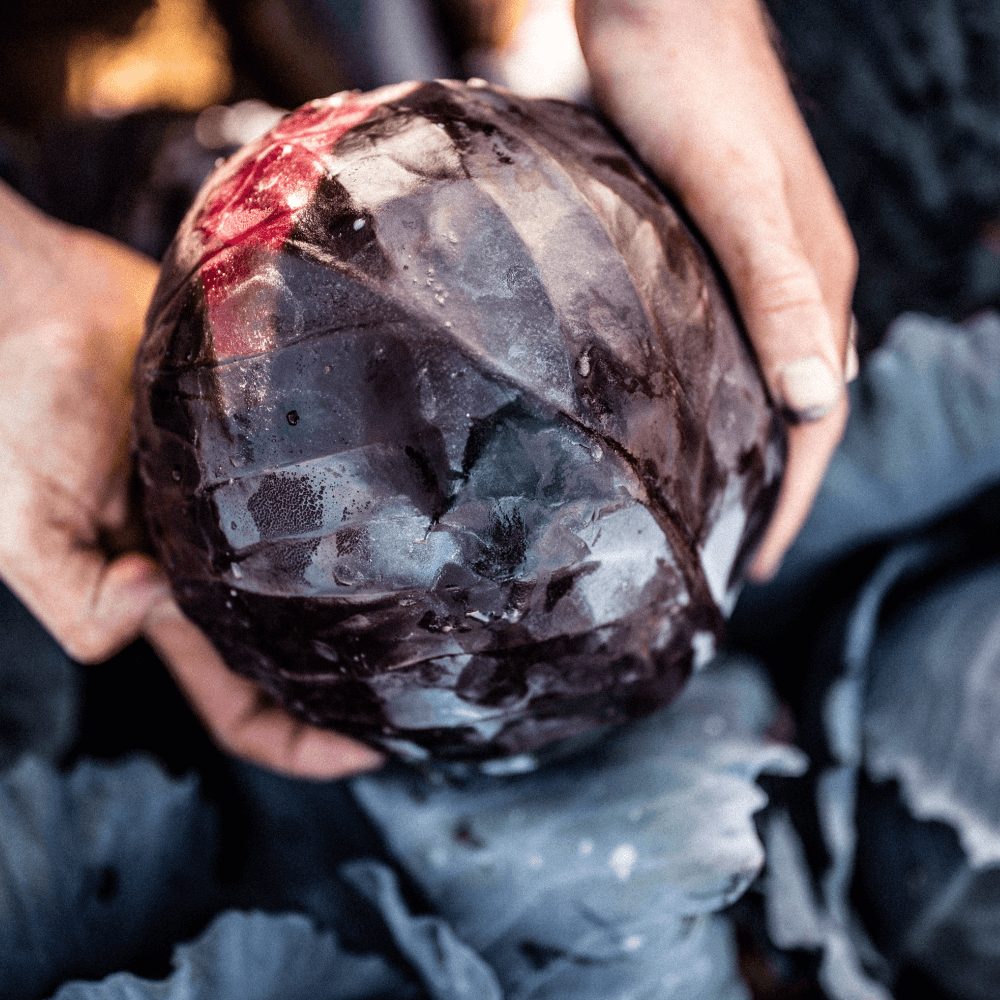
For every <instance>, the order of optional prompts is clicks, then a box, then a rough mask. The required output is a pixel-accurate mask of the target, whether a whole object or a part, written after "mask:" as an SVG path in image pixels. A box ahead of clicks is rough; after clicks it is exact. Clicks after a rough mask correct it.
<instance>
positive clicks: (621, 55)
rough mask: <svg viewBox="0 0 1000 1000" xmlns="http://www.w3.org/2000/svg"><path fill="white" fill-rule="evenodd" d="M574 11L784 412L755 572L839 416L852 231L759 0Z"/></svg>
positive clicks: (787, 529)
mask: <svg viewBox="0 0 1000 1000" xmlns="http://www.w3.org/2000/svg"><path fill="white" fill-rule="evenodd" d="M577 20H578V25H579V27H580V34H581V43H582V44H583V47H584V53H585V55H586V56H587V60H588V65H589V66H590V68H591V71H592V75H593V78H594V86H595V93H596V95H597V97H598V99H599V101H600V103H601V104H602V106H603V107H604V108H605V110H606V111H607V112H608V113H609V114H610V115H611V117H612V118H613V119H614V120H615V122H616V124H617V125H618V126H619V127H620V128H621V129H622V131H623V132H624V133H625V135H626V136H627V137H628V138H629V139H630V141H631V142H632V143H633V145H634V146H635V148H636V149H637V150H638V152H639V153H640V155H642V157H643V158H644V159H645V160H646V162H647V163H648V164H649V165H650V166H651V167H652V168H653V169H654V170H655V171H656V172H657V173H658V174H659V176H660V177H661V178H662V179H663V180H664V181H665V182H666V184H667V185H668V186H669V187H670V188H672V189H673V191H674V192H675V193H676V194H677V195H678V197H679V198H680V200H681V201H682V203H683V204H684V206H685V208H686V209H687V211H688V212H689V214H690V216H691V218H692V219H693V220H694V222H695V223H696V224H697V226H698V227H699V229H700V230H701V232H702V234H703V235H704V237H705V238H706V239H707V241H708V242H709V244H710V245H711V246H712V248H713V250H714V251H715V254H716V256H717V257H718V260H719V263H720V264H721V265H722V268H723V270H724V271H725V273H726V276H727V277H728V279H729V283H730V286H731V287H732V290H733V294H734V297H735V299H736V302H737V305H738V307H739V311H740V314H741V315H742V317H743V320H744V324H745V326H746V330H747V334H748V336H749V338H750V341H751V343H752V345H753V348H754V351H755V352H756V355H757V358H758V361H759V363H760V367H761V372H762V374H763V376H764V379H765V381H766V383H767V386H768V388H769V390H770V393H771V396H772V398H773V399H774V400H775V402H776V403H777V405H778V406H779V407H780V408H781V409H782V410H783V411H784V413H785V415H786V417H788V418H789V420H788V425H789V426H788V464H787V467H786V471H785V477H784V480H783V486H782V489H781V493H780V495H779V500H778V504H777V507H776V509H775V513H774V516H773V518H772V521H771V523H770V525H769V527H768V530H767V533H766V534H765V536H764V539H763V541H762V544H761V546H760V548H759V551H758V553H757V557H756V559H755V561H754V563H753V565H752V570H751V572H752V575H753V576H754V577H755V578H756V579H766V578H767V577H769V576H771V575H773V573H774V572H775V571H776V570H777V567H778V565H779V564H780V561H781V558H782V556H783V555H784V552H785V551H786V550H787V548H788V546H789V545H790V544H791V542H792V540H793V539H794V537H795V535H796V533H797V532H798V530H799V528H800V527H801V526H802V524H803V523H804V521H805V519H806V517H807V515H808V512H809V509H810V507H811V505H812V501H813V499H814V497H815V495H816V492H817V490H818V489H819V486H820V484H821V482H822V479H823V474H824V471H825V469H826V466H827V464H828V463H829V460H830V458H831V456H832V454H833V452H834V450H835V448H836V446H837V443H838V441H839V440H840V437H841V435H842V433H843V429H844V426H845V422H846V419H847V397H846V392H845V385H846V382H847V381H848V380H849V379H850V378H852V377H853V376H854V374H856V371H857V354H856V349H855V347H854V343H853V337H852V333H851V331H852V329H853V327H852V324H851V316H850V303H851V299H852V295H853V289H854V281H855V277H856V272H857V253H856V250H855V248H854V242H853V239H852V237H851V234H850V230H849V229H848V226H847V223H846V220H845V219H844V215H843V212H842V211H841V208H840V205H839V203H838V201H837V198H836V195H835V193H834V191H833V188H832V185H831V183H830V181H829V178H828V177H827V175H826V172H825V170H824V168H823V165H822V163H821V161H820V159H819V155H818V154H817V152H816V149H815V147H814V145H813V143H812V139H811V137H810V135H809V132H808V130H807V128H806V126H805V123H804V122H803V120H802V117H801V115H800V114H799V112H798V108H797V106H796V104H795V101H794V98H793V96H792V94H791V91H790V89H789V87H788V83H787V80H786V79H785V75H784V72H783V70H782V67H781V65H780V63H779V61H778V59H777V57H776V55H775V53H774V51H773V49H772V47H771V42H770V38H769V35H768V30H767V26H766V24H765V22H764V20H763V17H762V16H761V13H760V8H759V6H758V4H757V0H722V2H720V3H717V4H705V3H704V2H703V0H628V2H626V0H578V4H577ZM626 53H627V57H626Z"/></svg>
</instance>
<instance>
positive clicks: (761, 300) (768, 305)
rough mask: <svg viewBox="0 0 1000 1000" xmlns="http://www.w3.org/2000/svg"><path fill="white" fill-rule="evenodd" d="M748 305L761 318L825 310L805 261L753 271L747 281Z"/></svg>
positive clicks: (817, 284) (817, 285)
mask: <svg viewBox="0 0 1000 1000" xmlns="http://www.w3.org/2000/svg"><path fill="white" fill-rule="evenodd" d="M750 301H751V303H752V308H753V310H754V312H756V313H758V314H759V315H761V316H771V315H774V314H776V313H784V312H788V311H790V310H792V309H799V308H803V307H807V308H808V307H815V306H820V307H823V306H824V302H823V293H822V290H821V289H820V285H819V281H818V279H817V277H816V274H815V272H814V271H813V269H812V268H811V267H810V266H809V265H808V264H807V263H806V262H805V261H786V262H782V263H781V264H780V266H778V267H776V268H775V267H766V268H758V269H756V270H755V271H754V273H753V274H752V275H751V277H750Z"/></svg>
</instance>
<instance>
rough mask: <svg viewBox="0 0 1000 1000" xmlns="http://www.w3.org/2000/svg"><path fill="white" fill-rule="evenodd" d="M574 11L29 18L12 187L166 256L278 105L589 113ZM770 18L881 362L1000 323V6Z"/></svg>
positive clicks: (297, 10) (463, 8)
mask: <svg viewBox="0 0 1000 1000" xmlns="http://www.w3.org/2000/svg"><path fill="white" fill-rule="evenodd" d="M572 6H573V5H572V0H250V2H238V0H110V2H108V3H105V4H101V5H94V4H89V3H86V2H85V0H37V2H32V3H29V2H27V0H12V2H9V3H7V4H5V14H6V17H5V26H4V32H3V36H2V38H0V176H2V177H3V178H4V179H5V180H7V181H8V182H9V183H11V184H12V185H13V186H14V187H16V188H17V189H18V190H20V191H21V192H22V193H23V194H25V195H26V196H27V197H28V198H29V199H31V200H32V201H34V202H35V203H36V204H38V205H39V206H41V207H43V208H45V209H46V210H48V211H49V212H50V213H52V214H54V215H56V216H58V217H60V218H63V219H66V220H67V221H70V222H75V223H79V224H82V225H88V226H91V227H93V228H96V229H98V230H101V231H104V232H107V233H110V234H111V235H114V236H116V237H118V238H119V239H122V240H124V241H125V242H127V243H129V244H131V245H132V246H135V247H137V248H138V249H141V250H143V251H145V252H146V253H148V254H150V255H152V256H154V257H160V256H161V255H162V253H163V251H164V249H165V248H166V244H167V243H168V242H169V240H170V238H171V236H172V233H173V231H174V228H175V227H176V224H177V222H178V221H179V219H180V216H181V215H182V214H183V211H184V208H185V207H186V205H187V204H188V203H189V201H190V199H191V197H192V196H193V193H194V191H195V190H196V189H197V187H198V185H199V184H200V182H201V180H202V178H203V177H204V175H205V174H206V172H207V171H208V170H209V169H210V168H211V166H212V164H213V163H214V161H215V159H216V158H217V157H218V156H219V155H224V154H226V153H227V152H229V151H231V149H232V148H235V146H237V145H239V144H240V143H241V142H243V141H246V140H247V139H249V138H252V137H253V135H254V134H256V133H257V132H259V131H263V130H264V129H266V128H267V127H268V126H269V125H270V124H271V123H272V122H273V121H274V116H273V113H272V112H269V111H268V110H267V108H265V107H264V105H266V106H268V107H269V108H286V109H287V108H293V107H296V106H297V105H298V104H301V103H303V102H304V101H306V100H310V99H312V98H313V97H317V96H325V95H327V94H331V93H334V92H336V91H338V90H342V89H345V88H355V87H357V88H361V89H368V88H371V87H375V86H379V85H381V84H384V83H393V82H396V81H399V80H405V79H418V78H423V79H426V78H434V77H459V78H464V77H468V76H479V77H483V78H485V79H487V80H489V81H491V82H494V83H501V84H504V85H506V86H509V87H511V88H512V89H514V90H517V91H519V92H521V93H525V94H528V95H532V96H551V97H562V98H567V99H570V100H583V101H586V97H587V89H588V88H587V74H586V68H585V66H584V64H583V60H582V57H581V55H580V51H579V47H578V45H577V42H576V36H575V32H574V29H573V22H572ZM769 7H770V11H771V15H772V17H773V19H774V21H775V24H776V27H777V29H778V35H779V36H780V38H781V44H782V46H783V55H784V58H785V61H786V65H787V67H788V69H789V73H790V75H791V77H792V80H793V85H794V87H795V89H796V93H797V97H798V99H799V102H800V104H801V106H802V108H803V110H804V112H805V114H806V117H807V120H808V122H809V125H810V127H811V128H812V130H813V134H814V136H815V139H816V142H817V145H818V146H819V149H820V153H821V155H822V156H823V158H824V161H825V162H826V164H827V168H828V170H829V171H830V174H831V176H832V178H833V181H834V185H835V187H836V188H837V191H838V194H839V195H840V198H841V201H842V202H843V204H844V207H845V209H846V211H847V215H848V218H849V220H850V222H851V225H852V228H853V230H854V233H855V238H856V239H857V242H858V246H859V251H860V256H861V272H860V277H859V281H858V292H857V300H856V303H855V311H856V313H857V315H858V318H859V320H860V322H861V327H862V347H863V348H866V349H870V348H871V347H872V346H873V345H874V344H876V343H877V342H878V341H879V339H880V337H881V335H882V333H883V331H884V330H885V327H886V326H887V324H888V323H889V321H890V320H891V319H892V318H894V317H895V316H897V315H899V314H900V313H902V312H904V311H907V310H913V309H916V310H921V311H924V312H928V313H931V314H933V315H939V316H947V317H949V318H952V319H960V318H964V317H965V316H968V315H969V314H971V313H973V312H975V311H977V310H980V309H983V308H987V307H991V306H994V305H996V304H997V302H998V300H1000V168H998V163H1000V17H997V16H996V15H997V13H998V12H1000V11H998V4H997V3H995V2H993V0H910V2H908V3H906V4H899V3H895V2H893V0H816V2H811V3H808V4H802V3H795V2H793V0H769ZM248 102H254V103H248ZM221 105H230V106H231V105H237V106H238V107H237V109H236V110H235V111H232V112H224V111H223V110H222V109H221V107H218V106H221ZM212 107H215V108H216V110H214V111H213V112H211V113H209V114H208V115H207V116H204V117H203V118H202V120H201V122H200V127H198V128H196V125H197V124H198V116H199V114H200V113H201V112H203V111H204V110H205V109H207V108H212Z"/></svg>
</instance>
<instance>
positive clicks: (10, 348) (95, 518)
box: [0, 183, 381, 778]
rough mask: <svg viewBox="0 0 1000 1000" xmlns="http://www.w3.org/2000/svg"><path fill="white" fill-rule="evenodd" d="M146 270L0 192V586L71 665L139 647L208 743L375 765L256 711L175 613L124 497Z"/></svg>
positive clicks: (262, 708)
mask: <svg viewBox="0 0 1000 1000" xmlns="http://www.w3.org/2000/svg"><path fill="white" fill-rule="evenodd" d="M156 277H157V269H156V265H155V264H154V263H153V262H152V261H150V260H148V259H146V258H145V257H143V256H141V255H140V254H136V253H134V252H133V251H131V250H129V249H127V248H126V247H123V246H121V245H120V244H117V243H115V242H114V241H113V240H109V239H106V238H104V237H101V236H98V235H96V234H94V233H89V232H85V231H83V230H78V229H73V228H71V227H69V226H64V225H62V224H60V223H58V222H55V221H54V220H52V219H49V218H47V217H46V216H45V215H43V214H42V213H40V212H38V211H37V210H36V209H34V208H32V207H31V206H30V205H29V204H28V203H27V202H25V201H24V200H23V199H21V198H20V197H19V196H18V195H16V194H15V193H14V192H12V191H11V190H10V189H9V188H8V187H6V186H5V185H3V184H2V183H0V289H2V292H3V294H2V296H0V468H2V469H3V476H2V477H0V510H2V511H3V517H2V518H0V575H2V576H3V578H4V580H5V581H6V582H7V584H8V585H9V586H10V587H11V589H13V590H14V592H15V593H17V595H18V596H19V597H20V598H21V600H23V601H24V603H25V604H26V605H27V606H28V607H29V608H30V609H31V611H32V612H33V613H34V614H35V615H36V617H38V619H39V620H40V621H41V622H42V624H43V625H45V627H46V628H47V629H48V630H49V631H50V632H51V633H52V635H53V636H54V637H55V638H56V639H57V640H58V641H59V643H60V644H61V645H62V646H63V648H64V649H65V650H66V651H67V653H69V655H70V656H72V657H73V658H74V659H76V660H79V661H81V662H84V663H96V662H99V661H101V660H104V659H106V658H107V657H109V656H111V655H112V654H113V653H115V652H116V651H117V650H119V649H121V648H122V647H123V646H125V645H126V644H128V643H129V642H131V641H132V640H134V639H136V638H138V637H139V635H140V634H145V635H146V636H147V637H148V638H149V639H150V641H151V643H152V644H153V646H154V647H155V648H156V649H157V650H158V652H159V653H160V654H161V656H162V657H163V659H164V661H165V663H166V665H167V667H168V669H170V671H171V672H172V673H173V675H174V677H175V678H176V680H177V682H178V684H179V685H180V687H181V688H182V690H183V691H184V692H185V694H186V696H187V697H188V699H189V701H190V702H191V703H192V705H193V707H194V709H195V711H196V712H197V713H198V714H199V715H200V716H201V718H202V720H203V722H204V723H205V724H206V726H207V727H208V729H209V731H210V732H211V734H212V735H213V736H214V738H215V739H216V741H217V742H218V743H219V744H220V745H221V746H222V747H223V749H226V750H228V751H230V752H232V753H234V754H236V755H238V756H242V757H245V758H247V759H249V760H253V761H254V762H256V763H259V764H262V765H263V766H265V767H269V768H271V769H272V770H277V771H281V772H283V773H286V774H292V775H296V776H300V777H312V778H333V777H340V776H342V775H344V774H346V773H351V772H353V771H357V770H365V769H367V768H370V767H372V766H374V765H375V764H377V763H378V762H379V761H380V759H381V758H380V757H379V755H378V754H376V753H374V752H373V751H371V750H369V749H368V748H367V747H364V746H362V745H361V744H359V743H356V742H355V741H353V740H350V739H348V738H346V737H342V736H338V735H337V734H335V733H330V732H327V731H325V730H319V729H314V728H313V727H310V726H306V725H303V724H302V723H299V722H297V721H296V720H294V719H292V717H291V716H289V715H287V714H286V713H284V712H282V711H281V710H279V709H278V708H276V707H274V706H272V705H270V704H268V703H267V701H266V699H265V698H264V697H263V694H262V692H261V691H260V690H259V689H258V688H257V687H256V685H254V684H252V683H251V682H250V681H248V680H245V679H244V678H241V677H238V676H237V675H236V674H234V673H232V672H230V671H229V670H228V669H227V668H226V667H225V665H224V664H223V663H222V661H221V659H220V658H219V656H218V654H217V653H216V652H215V650H214V649H213V648H212V647H211V645H210V644H209V643H208V640H207V639H205V637H204V635H203V634H202V633H201V632H200V631H199V630H198V629H197V628H196V627H195V626H194V625H192V624H191V623H190V622H188V621H187V619H185V618H184V617H183V616H182V615H181V613H180V611H179V610H178V609H177V606H176V604H175V603H174V601H173V598H172V596H171V592H170V585H169V583H168V581H167V579H166V577H165V576H164V574H163V572H162V570H161V569H160V568H159V567H158V566H157V564H156V563H155V561H154V560H153V559H152V558H150V557H149V555H147V554H145V553H144V552H143V551H142V550H141V544H142V537H143V532H142V529H141V519H140V516H139V513H138V511H136V510H135V509H134V506H133V504H132V502H131V500H132V497H131V495H130V484H131V462H130V454H129V425H130V416H131V405H132V388H131V387H132V367H133V362H134V358H135V352H136V349H137V347H138V344H139V339H140V338H141V336H142V328H143V321H144V316H145V311H146V307H147V304H148V302H149V298H150V296H151V294H152V291H153V286H154V285H155V283H156Z"/></svg>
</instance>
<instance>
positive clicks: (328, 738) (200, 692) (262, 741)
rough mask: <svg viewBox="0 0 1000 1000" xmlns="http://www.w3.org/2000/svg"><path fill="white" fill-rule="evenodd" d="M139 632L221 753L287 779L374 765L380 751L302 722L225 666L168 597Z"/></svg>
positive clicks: (378, 761)
mask: <svg viewBox="0 0 1000 1000" xmlns="http://www.w3.org/2000/svg"><path fill="white" fill-rule="evenodd" d="M144 633H145V635H146V638H147V639H148V641H149V643H150V644H151V645H152V646H153V648H154V649H155V650H156V651H157V653H158V654H159V655H160V657H161V659H162V660H163V661H164V663H165V664H166V665H167V667H168V669H169V670H170V672H171V673H172V674H173V676H174V679H175V680H176V682H177V684H178V686H179V687H180V688H181V690H182V691H183V692H184V694H185V695H186V697H187V698H188V700H189V702H190V703H191V706H192V708H194V710H195V712H196V713H197V714H198V716H199V717H200V718H201V720H202V722H203V723H204V724H205V726H206V728H207V729H208V731H209V733H210V734H211V735H212V736H213V738H214V739H215V741H216V742H217V743H218V744H219V746H220V747H221V748H222V749H223V750H225V751H226V752H227V753H230V754H232V755H233V756H236V757H240V758H242V759H244V760H248V761H251V762H252V763H255V764H259V765H260V766H262V767H266V768H268V769H269V770H272V771H277V772H278V773H280V774H285V775H289V776H291V777H295V778H310V779H313V780H331V779H334V778H343V777H346V776H347V775H350V774H357V773H359V772H361V771H369V770H372V769H373V768H376V767H378V766H379V765H381V764H382V762H383V758H382V756H381V754H379V753H377V752H376V751H374V750H372V749H371V748H370V747H367V746H365V745H364V744H362V743H359V742H357V741H356V740H352V739H350V738H349V737H347V736H341V735H339V734H337V733H333V732H329V731H328V730H325V729H319V728H317V727H315V726H309V725H306V724H305V723H302V722H299V721H298V720H296V719H293V718H292V716H291V715H289V714H288V713H287V712H285V711H284V710H282V709H281V708H279V707H278V706H276V705H274V704H273V703H271V702H270V701H269V700H268V699H267V698H266V696H265V695H264V693H263V691H262V690H261V689H260V687H258V686H257V685H256V684H254V683H253V681H250V680H248V679H247V678H245V677H240V676H238V675H237V674H235V673H233V672H232V671H231V670H229V668H228V667H227V666H226V665H225V663H224V662H223V661H222V658H221V657H220V656H219V654H218V653H217V652H216V650H215V648H214V647H213V646H212V644H211V643H210V642H209V640H208V638H207V637H206V636H205V634H204V633H203V632H202V631H201V630H200V629H199V628H198V627H197V626H196V625H194V624H193V623H192V622H190V621H189V620H188V619H187V618H185V617H184V615H183V614H182V613H181V611H180V610H179V609H178V607H177V605H176V604H175V603H174V601H173V599H172V598H168V599H164V600H163V601H161V602H159V603H158V604H157V605H156V606H155V607H154V608H153V609H152V610H151V611H150V614H149V616H148V618H147V620H146V623H145V627H144Z"/></svg>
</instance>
